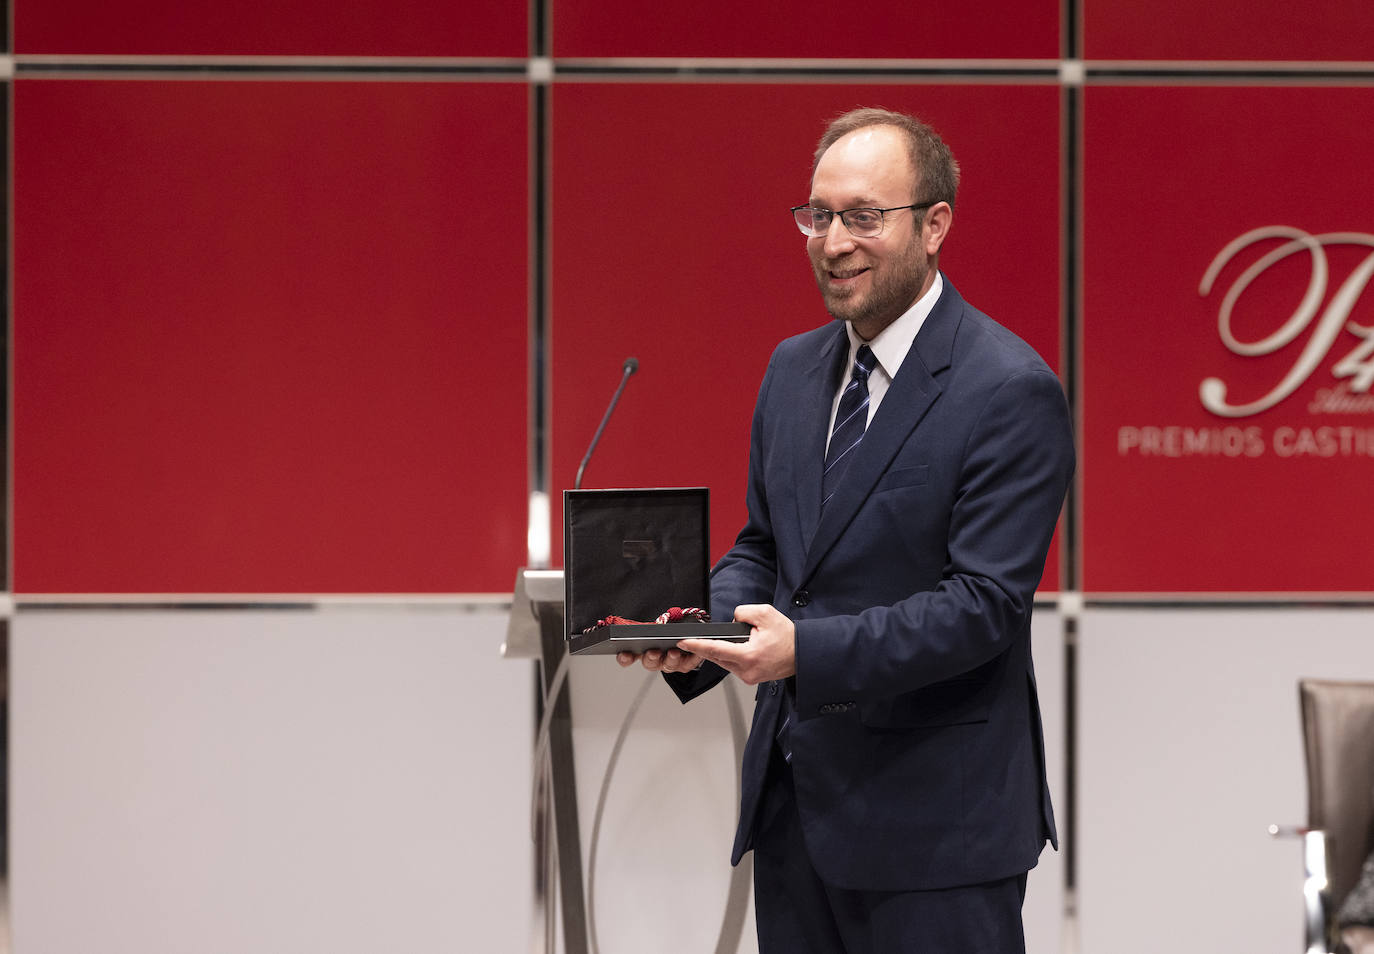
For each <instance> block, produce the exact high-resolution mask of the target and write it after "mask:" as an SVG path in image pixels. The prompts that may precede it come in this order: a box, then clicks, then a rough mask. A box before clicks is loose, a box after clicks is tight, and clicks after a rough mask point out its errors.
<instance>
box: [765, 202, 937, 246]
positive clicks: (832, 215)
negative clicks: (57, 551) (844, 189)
mask: <svg viewBox="0 0 1374 954" xmlns="http://www.w3.org/2000/svg"><path fill="white" fill-rule="evenodd" d="M939 204H940V200H938V199H937V200H936V201H934V202H917V203H916V204H915V205H894V206H893V207H892V208H890V209H875V208H871V207H868V206H859V207H856V208H853V209H841V210H839V211H838V212H836V211H834V210H833V209H818V208H816V207H815V206H811V205H794V206H793V207H792V210H791V211H792V220H793V221H794V222H796V223H797V228H798V229H800V230H801V233H802V235H805V236H806V237H807V238H820V237H821V236H822V235H825V234H826V233H827V232H829V231H830V223H832V222H834V221H835V219H836V218H839V220H840V221H841V222H843V223H844V227H845V229H847V230H848V231H849V234H850V235H853V236H854V237H855V238H877V237H878V236H879V235H882V234H883V229H884V228H885V227H886V226H887V213H888V212H901V211H902V210H903V209H912V210H915V209H928V208H930V207H931V206H932V205H939ZM798 212H806V213H808V214H809V215H810V217H811V218H814V217H815V215H816V213H818V212H819V213H821V214H824V215H826V216H827V217H828V218H827V219H826V225H825V229H824V231H821V232H816V231H813V230H811V229H808V228H807V227H806V226H805V225H803V224H802V220H801V218H800V217H799V216H798V215H797V213H798ZM851 212H877V213H878V214H879V216H880V218H879V220H878V231H876V232H874V233H873V234H872V235H857V234H855V232H854V229H853V227H852V226H851V225H850V224H849V219H848V218H847V216H848V215H849V213H851Z"/></svg>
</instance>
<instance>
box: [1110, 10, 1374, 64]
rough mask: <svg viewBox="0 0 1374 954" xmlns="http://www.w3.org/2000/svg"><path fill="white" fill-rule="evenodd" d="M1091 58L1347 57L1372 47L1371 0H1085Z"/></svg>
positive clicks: (1362, 57)
mask: <svg viewBox="0 0 1374 954" xmlns="http://www.w3.org/2000/svg"><path fill="white" fill-rule="evenodd" d="M1083 46H1084V49H1085V51H1086V56H1087V57H1088V58H1089V59H1094V60H1202V61H1207V60H1280V61H1285V60H1286V61H1290V62H1293V61H1303V60H1348V61H1358V62H1363V61H1367V60H1368V59H1369V57H1370V51H1371V50H1372V49H1374V4H1370V3H1369V2H1368V0H1310V2H1307V3H1293V2H1292V0H1208V2H1207V3H1198V2H1197V0H1153V2H1151V3H1140V2H1139V0H1083Z"/></svg>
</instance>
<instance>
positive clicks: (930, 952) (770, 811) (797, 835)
mask: <svg viewBox="0 0 1374 954" xmlns="http://www.w3.org/2000/svg"><path fill="white" fill-rule="evenodd" d="M773 750H774V755H773V758H772V760H771V762H770V764H769V767H768V780H767V781H766V782H765V791H764V801H763V804H762V805H761V806H760V809H759V818H758V825H757V827H756V829H755V837H754V905H755V919H756V921H757V923H758V935H759V954H1025V949H1026V945H1025V937H1024V934H1023V931H1022V926H1021V904H1022V902H1023V901H1024V900H1025V895H1026V875H1025V874H1021V875H1018V876H1016V877H1012V878H1007V879H1004V880H1002V881H995V882H991V883H988V884H978V885H968V886H962V887H957V888H946V889H942V890H935V891H854V890H848V889H842V888H835V887H832V886H830V885H827V884H825V883H824V882H823V881H821V879H820V877H819V876H818V875H817V874H816V871H815V869H814V867H812V864H811V859H810V857H809V856H808V855H807V851H806V844H805V841H804V839H803V837H802V828H801V817H800V816H799V815H798V813H797V802H796V796H795V791H794V789H793V784H792V769H791V766H789V765H788V764H787V762H786V761H784V760H783V758H782V756H781V753H779V752H778V748H777V746H774V747H773Z"/></svg>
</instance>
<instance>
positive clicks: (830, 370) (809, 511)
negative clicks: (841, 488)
mask: <svg viewBox="0 0 1374 954" xmlns="http://www.w3.org/2000/svg"><path fill="white" fill-rule="evenodd" d="M836 328H837V332H836V334H834V335H831V336H830V337H829V338H827V339H826V341H825V344H824V345H823V346H822V347H821V349H820V350H819V351H818V352H817V353H816V356H815V359H814V360H813V361H812V362H811V364H810V366H809V367H808V368H807V370H806V382H805V384H804V386H803V387H802V389H801V395H800V397H799V399H798V405H797V408H796V412H797V416H796V423H797V427H798V429H799V435H798V438H797V442H796V446H797V448H798V455H797V458H796V460H797V493H796V496H795V498H794V500H795V503H796V507H797V526H798V527H800V528H801V534H802V536H801V538H802V539H803V540H809V539H811V536H812V535H813V534H814V533H815V532H816V522H817V520H818V519H819V518H820V514H821V476H822V473H823V471H824V470H825V441H826V437H827V436H828V435H827V432H828V431H829V429H830V409H831V405H832V404H833V403H834V400H835V389H836V388H838V387H839V383H840V375H841V374H843V373H844V366H845V364H846V362H847V360H848V358H849V336H848V335H847V334H845V330H844V324H843V323H838V322H837V323H836Z"/></svg>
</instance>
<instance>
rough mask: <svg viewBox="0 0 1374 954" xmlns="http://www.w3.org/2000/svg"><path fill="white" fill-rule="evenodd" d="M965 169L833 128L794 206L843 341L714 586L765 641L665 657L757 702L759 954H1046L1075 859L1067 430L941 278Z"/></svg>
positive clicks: (1026, 353) (753, 778)
mask: <svg viewBox="0 0 1374 954" xmlns="http://www.w3.org/2000/svg"><path fill="white" fill-rule="evenodd" d="M958 174H959V173H958V166H957V164H956V163H955V161H954V158H953V156H952V155H951V154H950V152H949V149H948V148H947V147H946V146H945V144H944V143H943V142H942V141H941V140H940V138H939V137H938V136H937V135H936V134H935V133H934V131H933V130H931V129H930V128H929V127H928V126H926V125H925V124H924V123H921V122H920V121H918V120H916V119H914V118H912V117H909V116H905V115H902V114H898V113H890V112H886V111H882V110H873V109H865V110H856V111H854V112H852V113H848V114H846V115H845V116H843V117H841V118H839V119H838V120H836V121H835V122H834V123H832V124H831V126H830V127H829V128H828V129H827V130H826V133H825V135H824V136H823V137H822V139H821V141H820V144H819V146H818V148H817V150H816V160H815V165H814V168H813V172H812V181H811V195H810V198H809V200H808V202H807V204H806V205H805V206H801V207H799V208H798V209H795V210H793V212H794V215H795V216H796V220H797V224H798V226H799V227H800V228H801V230H802V232H803V233H805V234H806V235H807V252H808V254H809V255H810V258H811V264H812V266H813V268H814V270H815V275H816V281H817V283H818V285H819V286H820V290H821V294H822V296H823V297H824V299H825V304H826V308H827V309H828V310H829V312H830V314H831V315H832V316H833V317H834V318H835V319H837V320H836V321H834V322H831V323H830V324H828V325H826V326H825V327H822V328H818V329H816V330H814V331H811V332H808V333H806V334H803V335H798V336H797V337H794V338H789V339H788V340H786V341H784V342H782V344H780V345H779V346H778V348H777V349H776V351H774V353H773V356H772V359H771V360H770V361H769V364H768V371H767V373H766V375H765V377H764V380H763V384H762V387H761V388H760V391H759V397H758V403H757V405H756V407H755V410H754V420H753V429H752V436H751V443H750V458H749V486H748V522H747V523H746V525H745V527H744V529H743V530H742V531H741V532H740V534H739V537H738V539H737V540H736V542H735V545H734V547H733V548H732V549H731V550H730V552H729V553H727V554H726V555H725V556H724V557H723V558H722V559H721V561H720V562H719V563H718V564H717V565H716V567H715V569H714V570H713V571H712V574H711V613H712V616H713V618H715V619H729V618H731V617H733V618H735V619H737V620H741V621H743V622H747V623H749V624H751V625H752V626H753V630H752V633H751V635H750V637H749V640H748V642H745V643H739V644H733V643H728V642H724V641H716V640H709V639H689V640H684V641H683V642H682V643H680V644H679V647H678V649H674V650H668V651H667V652H657V651H650V652H647V653H645V654H644V655H643V657H642V660H641V661H642V663H643V665H644V666H646V667H647V668H649V669H653V670H661V671H663V672H664V673H666V674H668V675H667V678H668V681H669V684H670V685H671V686H672V688H673V690H674V691H675V692H676V693H677V694H678V696H679V697H680V698H681V699H682V700H683V701H684V702H685V701H687V700H689V699H692V698H694V697H695V696H697V695H699V694H701V693H702V692H705V691H706V690H707V689H709V688H711V687H712V686H714V685H715V684H716V683H718V682H720V680H721V679H723V678H724V677H725V676H726V675H727V674H728V673H734V674H735V675H736V676H738V677H739V678H740V679H742V680H743V681H744V682H746V683H748V684H749V685H757V686H758V691H757V696H756V700H757V701H756V706H755V709H754V719H753V727H752V729H751V732H750V736H749V743H748V746H747V748H746V750H745V755H744V766H743V785H742V799H741V806H740V819H739V828H738V831H737V834H736V838H735V845H734V852H733V857H732V861H733V862H734V863H738V861H739V859H740V857H741V856H742V855H743V854H744V853H745V852H746V851H749V850H751V849H752V850H753V851H754V865H755V903H756V913H757V922H758V931H759V949H760V951H761V952H762V954H807V952H810V954H859V952H861V954H900V952H920V954H944V952H950V954H955V952H957V954H975V952H978V954H1002V952H1022V951H1024V949H1025V942H1024V940H1023V935H1022V928H1021V903H1022V900H1023V898H1024V895H1025V885H1026V872H1027V871H1028V870H1029V869H1030V868H1032V867H1033V866H1034V865H1035V864H1036V861H1037V859H1038V858H1039V855H1040V851H1041V850H1042V849H1043V847H1044V845H1045V842H1046V841H1050V842H1054V841H1055V839H1056V835H1055V828H1054V816H1053V812H1052V810H1051V807H1050V801H1049V790H1048V786H1047V783H1046V778H1045V759H1044V747H1043V740H1042V732H1041V727H1040V710H1039V702H1038V700H1037V698H1036V692H1035V675H1034V670H1033V667H1032V664H1031V651H1030V640H1031V609H1032V601H1033V598H1034V594H1035V589H1036V586H1037V585H1038V584H1039V582H1040V576H1041V573H1042V571H1043V569H1044V563H1045V555H1046V551H1047V549H1048V547H1049V545H1050V538H1051V536H1052V535H1053V533H1054V528H1055V524H1056V522H1057V520H1058V516H1059V512H1060V508H1061V506H1062V504H1063V500H1064V494H1065V492H1066V490H1067V487H1068V484H1069V480H1070V477H1071V474H1072V471H1073V466H1074V450H1073V438H1072V434H1071V430H1070V415H1069V410H1068V407H1067V405H1066V402H1065V400H1064V395H1063V391H1062V389H1061V388H1060V385H1059V382H1058V379H1057V378H1056V377H1055V375H1054V374H1053V372H1051V371H1050V369H1049V368H1048V367H1047V366H1046V365H1045V362H1044V361H1043V360H1041V358H1040V357H1039V356H1038V355H1037V354H1036V353H1035V352H1034V351H1033V350H1032V349H1031V348H1030V347H1029V346H1028V345H1026V344H1025V343H1024V342H1023V341H1021V340H1020V339H1019V338H1017V337H1016V336H1015V335H1013V334H1012V333H1011V332H1009V331H1007V330H1006V329H1005V328H1003V327H1002V326H1001V325H999V324H997V323H996V322H994V321H993V320H992V319H990V318H989V317H988V316H987V315H984V314H983V313H982V312H979V311H978V310H976V309H975V308H973V307H972V306H971V305H969V304H968V303H967V302H965V301H964V299H963V298H962V297H960V295H959V293H958V292H957V291H956V290H955V289H954V286H953V285H952V284H951V283H950V282H949V281H947V280H946V279H945V278H944V277H943V276H942V275H941V274H940V272H939V270H938V262H939V255H940V247H941V245H942V243H943V242H944V241H945V238H946V237H947V236H948V235H949V230H950V226H951V223H952V220H953V214H954V200H955V191H956V188H957V184H958ZM846 391H850V392H852V393H851V394H850V395H849V396H848V397H846V394H845V392H846ZM865 417H866V420H865ZM856 425H857V429H856ZM832 435H833V437H834V439H833V440H832V439H831V438H832ZM827 471H829V473H827ZM823 488H824V489H823ZM635 658H636V657H634V656H633V655H630V654H627V653H623V654H621V657H620V660H619V661H620V662H621V664H622V665H630V664H631V663H633V662H634V660H635Z"/></svg>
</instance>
